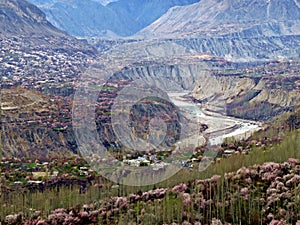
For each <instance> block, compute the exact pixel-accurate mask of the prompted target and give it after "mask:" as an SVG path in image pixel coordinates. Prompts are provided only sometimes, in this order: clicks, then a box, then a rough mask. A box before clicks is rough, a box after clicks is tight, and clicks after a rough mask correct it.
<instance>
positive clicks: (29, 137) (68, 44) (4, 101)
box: [0, 0, 96, 158]
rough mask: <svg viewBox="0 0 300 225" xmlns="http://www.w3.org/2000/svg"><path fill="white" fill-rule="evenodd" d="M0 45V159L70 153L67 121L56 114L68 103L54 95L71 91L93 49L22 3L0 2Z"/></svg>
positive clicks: (21, 0)
mask: <svg viewBox="0 0 300 225" xmlns="http://www.w3.org/2000/svg"><path fill="white" fill-rule="evenodd" d="M0 46H1V51H0V71H1V92H0V95H1V96H0V99H1V108H0V115H1V129H0V132H1V134H0V136H1V137H2V143H0V150H1V151H2V150H3V155H4V156H18V157H22V156H30V157H43V156H47V155H48V156H51V155H52V156H53V155H72V154H74V153H73V152H75V151H76V145H75V144H76V143H75V140H74V139H72V137H73V135H72V129H71V126H66V124H67V123H69V124H70V123H71V121H70V119H69V118H66V117H63V116H60V115H59V114H60V113H61V112H62V108H65V107H67V106H68V104H67V103H68V102H71V101H70V100H68V98H67V97H62V96H61V97H60V96H58V95H59V94H60V95H64V96H66V95H69V94H70V93H72V91H73V89H74V82H75V81H76V79H78V77H79V76H80V75H81V73H82V72H83V71H84V69H85V68H87V67H88V66H89V64H88V62H89V61H90V60H91V59H92V58H93V57H95V55H96V50H95V49H93V48H92V47H91V46H89V45H87V44H86V43H84V42H82V41H80V40H77V39H76V38H74V37H71V36H69V35H67V34H66V33H65V32H64V31H61V30H59V29H58V28H56V27H54V26H53V25H52V24H51V23H50V22H49V21H47V19H46V15H45V14H44V13H43V12H42V11H41V10H40V9H39V8H37V7H36V6H34V5H33V4H31V3H29V2H27V1H25V0H0ZM20 86H22V88H20ZM42 92H44V93H42ZM50 94H51V97H50ZM45 113H48V114H49V115H42V114H45ZM49 116H50V117H49ZM50 118H51V119H50ZM62 125H63V126H62ZM62 127H65V128H66V129H64V130H63V131H62V130H61V129H62ZM0 158H1V157H0Z"/></svg>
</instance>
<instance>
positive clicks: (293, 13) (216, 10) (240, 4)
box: [137, 0, 300, 61]
mask: <svg viewBox="0 0 300 225" xmlns="http://www.w3.org/2000/svg"><path fill="white" fill-rule="evenodd" d="M299 5H300V4H298V2H296V0H286V1H280V0H268V1H266V0H254V1H253V0H226V1H225V0H221V1H220V0H202V1H201V2H199V3H195V4H193V5H189V6H183V7H174V8H171V9H170V10H169V11H168V12H167V13H166V14H165V15H163V16H162V17H161V18H159V19H158V20H156V21H155V22H154V23H152V24H151V25H150V26H148V27H146V28H145V29H143V30H142V31H140V32H139V33H138V34H137V36H143V37H159V38H167V39H168V40H171V39H172V40H173V41H175V42H176V43H178V44H181V45H184V46H185V47H188V48H189V49H192V50H195V51H197V52H210V53H212V54H214V55H217V56H221V57H225V58H227V59H229V60H233V61H257V60H272V59H279V58H290V57H294V58H298V57H299V55H300V8H299Z"/></svg>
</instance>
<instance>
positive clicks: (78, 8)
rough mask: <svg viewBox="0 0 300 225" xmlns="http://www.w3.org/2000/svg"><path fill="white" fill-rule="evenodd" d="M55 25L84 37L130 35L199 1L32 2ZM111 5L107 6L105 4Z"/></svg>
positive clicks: (91, 0) (56, 0) (39, 0)
mask: <svg viewBox="0 0 300 225" xmlns="http://www.w3.org/2000/svg"><path fill="white" fill-rule="evenodd" d="M29 1H30V2H32V3H34V4H36V5H37V6H38V7H39V8H40V9H41V10H42V11H43V12H44V13H45V14H46V15H47V18H48V19H49V21H50V22H51V23H53V24H54V25H55V26H57V27H58V28H60V29H62V30H65V31H66V32H68V33H69V34H71V35H74V36H80V37H99V36H102V37H114V36H130V35H133V34H135V33H136V32H138V31H139V30H141V29H142V28H144V27H146V26H148V25H150V24H151V23H152V22H154V21H155V20H156V19H158V18H159V17H160V16H162V15H163V14H164V13H166V12H167V10H168V9H169V8H171V7H173V6H182V5H188V4H192V3H195V2H198V1H199V0H164V1H161V0H119V1H107V2H104V1H102V0H84V1H82V0H69V1H63V0H29ZM106 3H108V4H107V5H105V4H106ZM103 4H104V5H105V6H104V5H103Z"/></svg>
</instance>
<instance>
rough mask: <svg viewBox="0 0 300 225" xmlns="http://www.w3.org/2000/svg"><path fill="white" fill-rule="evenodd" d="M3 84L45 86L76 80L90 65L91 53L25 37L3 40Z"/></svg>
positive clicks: (0, 52)
mask: <svg viewBox="0 0 300 225" xmlns="http://www.w3.org/2000/svg"><path fill="white" fill-rule="evenodd" d="M0 44H1V49H0V70H1V72H2V87H4V88H5V87H11V86H16V85H22V86H24V87H28V88H34V89H37V90H42V89H43V88H44V87H45V86H51V85H56V86H57V85H58V84H60V85H66V84H67V83H69V84H74V82H75V78H76V77H78V76H79V75H80V74H81V71H82V68H84V67H87V65H88V61H89V59H88V57H87V56H86V55H85V53H83V52H80V51H76V50H74V51H70V50H65V51H64V50H63V49H64V47H63V46H61V47H60V48H59V49H50V48H49V47H48V46H43V45H40V46H34V47H33V46H31V45H30V44H27V43H26V41H24V40H23V39H22V38H19V37H12V38H4V39H1V40H0Z"/></svg>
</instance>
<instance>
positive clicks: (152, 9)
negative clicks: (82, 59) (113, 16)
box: [107, 0, 199, 34]
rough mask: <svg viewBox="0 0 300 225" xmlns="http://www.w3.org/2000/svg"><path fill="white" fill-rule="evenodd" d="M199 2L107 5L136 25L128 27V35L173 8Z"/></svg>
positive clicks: (138, 0) (131, 0)
mask: <svg viewBox="0 0 300 225" xmlns="http://www.w3.org/2000/svg"><path fill="white" fill-rule="evenodd" d="M198 1H199V0H164V1H161V0H119V1H117V2H112V3H110V4H108V5H107V7H108V8H110V9H112V10H113V11H114V12H116V13H117V14H118V15H119V16H120V17H121V18H123V17H124V18H130V19H131V20H132V21H134V22H135V23H136V25H135V27H128V28H129V29H130V34H134V33H136V32H138V31H139V30H141V29H142V28H144V27H146V26H148V25H150V24H151V23H152V22H154V21H155V20H156V19H158V18H159V17H161V16H162V15H163V14H165V13H166V12H167V11H168V9H170V8H172V7H174V6H184V5H189V4H192V3H195V2H198Z"/></svg>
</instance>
